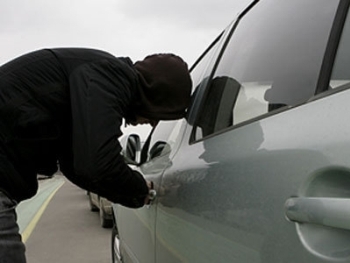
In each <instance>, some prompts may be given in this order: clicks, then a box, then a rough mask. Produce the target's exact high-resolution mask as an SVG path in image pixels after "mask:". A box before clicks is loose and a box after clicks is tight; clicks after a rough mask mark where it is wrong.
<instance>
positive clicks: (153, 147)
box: [147, 121, 179, 161]
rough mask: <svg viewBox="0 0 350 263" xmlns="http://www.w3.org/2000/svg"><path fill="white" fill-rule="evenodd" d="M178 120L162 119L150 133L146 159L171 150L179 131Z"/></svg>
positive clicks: (148, 159)
mask: <svg viewBox="0 0 350 263" xmlns="http://www.w3.org/2000/svg"><path fill="white" fill-rule="evenodd" d="M177 123H179V121H162V122H160V123H159V124H158V125H157V126H156V127H155V130H154V131H153V133H152V134H151V135H150V136H151V138H150V144H149V148H148V155H147V161H150V160H152V159H154V158H156V157H159V156H163V155H165V154H168V153H170V152H171V150H172V147H173V145H174V143H175V139H176V137H177V135H178V132H179V127H178V125H177Z"/></svg>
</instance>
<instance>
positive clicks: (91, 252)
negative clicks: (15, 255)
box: [18, 175, 111, 263]
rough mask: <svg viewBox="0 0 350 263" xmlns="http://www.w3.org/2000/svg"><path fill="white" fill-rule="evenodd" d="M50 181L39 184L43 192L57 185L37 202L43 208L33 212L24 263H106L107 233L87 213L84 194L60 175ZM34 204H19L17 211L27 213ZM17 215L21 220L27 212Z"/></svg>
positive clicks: (94, 215) (108, 259)
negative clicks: (24, 210) (25, 262)
mask: <svg viewBox="0 0 350 263" xmlns="http://www.w3.org/2000/svg"><path fill="white" fill-rule="evenodd" d="M57 177H58V178H57ZM50 180H53V179H49V180H45V181H47V182H44V183H41V184H44V186H45V187H42V188H43V189H44V188H49V185H50V186H52V185H57V182H56V181H60V182H61V184H60V185H59V186H58V187H57V186H55V187H54V188H53V189H49V190H48V191H49V192H51V196H50V195H48V194H47V195H45V196H44V197H42V198H41V199H45V200H46V205H44V206H43V205H42V206H41V208H42V209H41V210H42V211H41V212H38V210H36V211H37V212H36V215H37V217H39V219H38V220H37V222H36V223H35V224H34V225H35V226H32V228H33V229H32V231H29V232H30V234H27V237H25V239H26V240H25V245H26V251H27V252H26V256H27V262H28V263H47V262H53V263H61V262H62V263H110V262H111V242H110V241H111V229H104V228H102V227H101V226H100V222H99V215H98V213H94V212H91V211H90V209H89V202H88V196H87V195H86V191H84V190H82V189H80V188H78V187H77V186H75V185H73V184H72V183H70V182H69V181H67V180H66V179H65V178H64V177H63V176H60V175H57V176H55V179H54V180H53V181H52V182H50ZM55 180H56V181H55ZM51 188H52V187H51ZM57 189H58V190H57ZM42 192H45V191H44V190H42ZM35 203H38V202H36V201H35V202H34V204H32V203H30V202H29V203H25V204H21V206H22V207H21V209H26V208H27V210H31V207H33V206H35ZM41 203H43V202H41ZM28 207H29V208H28ZM40 213H41V214H40ZM18 214H19V218H23V217H24V216H22V217H21V214H22V215H23V214H24V215H28V212H25V213H23V212H22V213H21V212H19V213H18ZM38 214H40V215H39V216H38ZM31 221H32V222H33V220H31ZM29 225H30V224H29ZM32 225H33V223H32Z"/></svg>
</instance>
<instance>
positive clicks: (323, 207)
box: [285, 167, 350, 261]
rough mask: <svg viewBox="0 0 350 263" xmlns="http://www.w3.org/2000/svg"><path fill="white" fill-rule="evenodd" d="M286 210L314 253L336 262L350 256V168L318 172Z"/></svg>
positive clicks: (306, 244) (291, 199)
mask: <svg viewBox="0 0 350 263" xmlns="http://www.w3.org/2000/svg"><path fill="white" fill-rule="evenodd" d="M285 210H286V217H287V219H288V220H290V221H292V222H295V223H296V228H297V232H298V235H299V237H300V239H301V241H302V243H303V244H304V246H305V248H306V249H308V250H309V251H310V252H311V253H313V254H316V255H317V256H320V257H323V258H328V259H332V260H337V261H338V260H341V261H343V260H349V259H350V169H348V168H345V167H329V168H326V169H322V170H320V171H317V172H316V173H315V174H314V175H312V176H311V177H310V178H309V180H308V181H307V182H306V183H305V184H304V186H303V187H302V189H301V191H300V195H299V196H298V197H291V198H289V199H288V200H287V201H286V203H285Z"/></svg>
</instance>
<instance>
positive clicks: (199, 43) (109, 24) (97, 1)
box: [0, 0, 248, 65]
mask: <svg viewBox="0 0 350 263" xmlns="http://www.w3.org/2000/svg"><path fill="white" fill-rule="evenodd" d="M244 2H248V0H230V1H228V0H175V1H172V0H59V1H48V0H0V50H1V51H0V65H1V64H4V63H5V62H7V61H9V60H10V59H12V58H14V57H16V56H19V55H22V54H24V53H27V52H29V51H32V50H36V49H40V48H46V47H71V46H75V47H91V48H98V49H103V50H106V51H108V52H110V53H112V54H113V55H115V56H129V57H130V58H131V59H132V60H134V61H136V60H141V59H143V58H144V57H145V56H146V55H148V54H153V53H161V52H173V53H176V54H178V55H180V56H181V57H183V58H184V60H185V61H187V62H188V64H189V65H191V64H192V63H193V62H194V61H195V60H196V58H197V57H198V56H199V55H200V54H201V53H202V52H203V51H204V49H205V48H206V47H207V46H208V45H209V44H210V43H211V42H212V41H213V40H214V38H215V37H216V36H217V35H218V34H219V33H220V32H221V31H222V30H223V29H224V28H225V27H226V26H227V25H228V24H229V23H230V22H231V20H233V18H234V17H235V16H236V14H237V13H238V11H239V10H240V9H241V7H242V6H244V5H245V4H244Z"/></svg>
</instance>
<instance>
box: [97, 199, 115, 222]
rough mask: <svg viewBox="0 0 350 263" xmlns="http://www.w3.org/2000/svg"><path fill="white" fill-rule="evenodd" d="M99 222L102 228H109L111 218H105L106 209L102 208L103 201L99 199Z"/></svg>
mask: <svg viewBox="0 0 350 263" xmlns="http://www.w3.org/2000/svg"><path fill="white" fill-rule="evenodd" d="M100 223H101V226H102V227H103V228H111V227H112V226H113V220H112V219H109V218H107V215H106V211H105V210H104V209H103V203H102V202H101V201H100Z"/></svg>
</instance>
